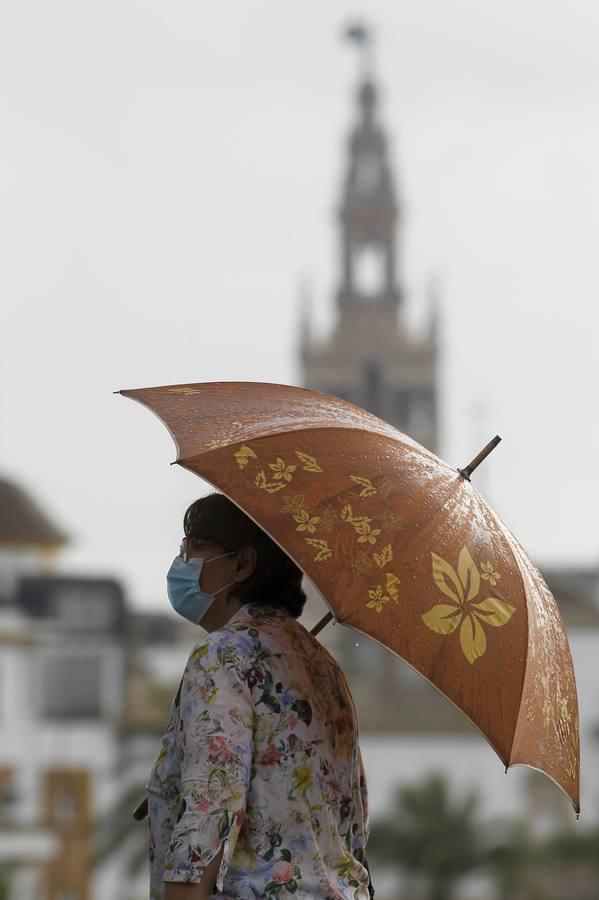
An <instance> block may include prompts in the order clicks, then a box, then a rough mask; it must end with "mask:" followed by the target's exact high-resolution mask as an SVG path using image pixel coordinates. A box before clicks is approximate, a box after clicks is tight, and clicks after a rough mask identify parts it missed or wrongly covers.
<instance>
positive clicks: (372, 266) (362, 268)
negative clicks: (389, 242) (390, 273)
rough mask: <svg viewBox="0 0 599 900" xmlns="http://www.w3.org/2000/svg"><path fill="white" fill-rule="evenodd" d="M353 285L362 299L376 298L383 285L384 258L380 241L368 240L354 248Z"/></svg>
mask: <svg viewBox="0 0 599 900" xmlns="http://www.w3.org/2000/svg"><path fill="white" fill-rule="evenodd" d="M354 285H355V288H356V291H357V293H358V294H360V295H361V296H362V297H376V296H377V295H378V294H380V293H381V292H382V291H383V288H384V285H385V256H384V253H383V247H382V245H381V243H380V241H376V240H370V241H367V242H365V243H363V244H360V245H359V246H358V247H356V251H355V256H354Z"/></svg>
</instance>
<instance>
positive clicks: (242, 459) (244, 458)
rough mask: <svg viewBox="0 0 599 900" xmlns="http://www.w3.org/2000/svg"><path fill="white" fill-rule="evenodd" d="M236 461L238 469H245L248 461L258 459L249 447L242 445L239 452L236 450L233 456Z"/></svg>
mask: <svg viewBox="0 0 599 900" xmlns="http://www.w3.org/2000/svg"><path fill="white" fill-rule="evenodd" d="M233 456H234V457H235V459H236V461H237V465H238V466H239V468H240V469H245V467H246V466H247V464H248V463H249V461H250V459H258V457H257V456H256V454H255V453H254V451H253V450H252V448H251V447H248V446H247V444H242V445H241V447H240V448H239V450H236V451H235V453H234V454H233Z"/></svg>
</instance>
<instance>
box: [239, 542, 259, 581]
mask: <svg viewBox="0 0 599 900" xmlns="http://www.w3.org/2000/svg"><path fill="white" fill-rule="evenodd" d="M257 562H258V555H257V553H256V550H255V548H254V547H243V549H241V550H240V551H239V553H238V554H237V556H236V557H235V575H234V577H235V581H237V582H239V581H245V580H246V579H248V578H250V577H251V576H252V575H253V574H254V572H255V571H256V564H257Z"/></svg>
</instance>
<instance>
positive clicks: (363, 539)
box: [341, 504, 381, 544]
mask: <svg viewBox="0 0 599 900" xmlns="http://www.w3.org/2000/svg"><path fill="white" fill-rule="evenodd" d="M341 518H342V519H343V521H344V522H347V523H348V525H351V526H352V527H353V529H354V531H355V532H356V534H357V535H359V537H358V543H359V544H366V543H368V544H376V539H377V537H378V536H379V534H380V533H381V529H380V528H372V527H371V525H370V523H371V522H372V519H371V518H370V517H369V516H354V514H353V510H352V508H351V506H350V505H349V504H347V506H344V507H343V509H342V510H341Z"/></svg>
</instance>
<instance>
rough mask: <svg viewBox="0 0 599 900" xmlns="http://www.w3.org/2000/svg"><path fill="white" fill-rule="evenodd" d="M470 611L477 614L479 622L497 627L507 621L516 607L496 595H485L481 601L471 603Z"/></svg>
mask: <svg viewBox="0 0 599 900" xmlns="http://www.w3.org/2000/svg"><path fill="white" fill-rule="evenodd" d="M472 612H474V613H475V615H477V616H478V618H479V619H480V620H481V622H485V623H486V624H487V625H494V626H495V627H496V628H499V627H500V626H501V625H505V624H506V623H507V622H509V620H510V619H511V618H512V616H513V615H514V613H515V612H516V609H515V607H513V606H510V605H509V603H505V602H504V601H503V600H499V599H498V598H497V597H487V599H486V600H483V601H482V603H473V604H472Z"/></svg>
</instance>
